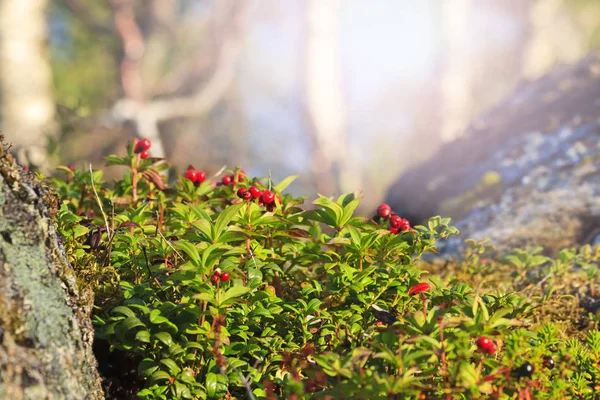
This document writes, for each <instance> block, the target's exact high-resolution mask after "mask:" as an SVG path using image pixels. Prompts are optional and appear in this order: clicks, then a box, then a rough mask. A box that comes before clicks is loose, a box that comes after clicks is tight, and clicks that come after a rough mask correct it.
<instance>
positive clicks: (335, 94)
mask: <svg viewBox="0 0 600 400" xmlns="http://www.w3.org/2000/svg"><path fill="white" fill-rule="evenodd" d="M306 4H307V11H306V12H307V30H306V48H305V57H306V60H305V62H306V65H305V102H306V112H307V117H308V119H309V122H310V125H311V128H312V129H311V131H312V134H313V143H314V152H313V155H312V163H311V165H312V169H313V174H314V176H315V180H316V183H317V188H318V190H319V191H320V192H325V191H331V190H332V189H333V190H334V191H336V189H337V191H341V192H351V191H354V190H355V189H356V188H358V187H359V186H360V170H359V169H358V165H357V163H356V161H355V159H354V157H352V154H351V151H350V146H349V140H348V137H347V135H346V134H345V115H344V98H343V89H342V88H343V86H342V65H341V49H340V11H341V7H342V1H341V0H329V1H322V0H309V1H308V2H307V3H306ZM336 177H337V182H336Z"/></svg>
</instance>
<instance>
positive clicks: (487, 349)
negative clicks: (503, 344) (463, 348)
mask: <svg viewBox="0 0 600 400" xmlns="http://www.w3.org/2000/svg"><path fill="white" fill-rule="evenodd" d="M476 344H477V348H478V349H479V350H480V351H481V352H483V353H487V354H489V355H492V354H494V353H495V352H496V350H497V347H496V344H495V343H494V342H493V341H492V340H491V339H490V338H488V337H485V336H482V337H480V338H479V339H477V342H476Z"/></svg>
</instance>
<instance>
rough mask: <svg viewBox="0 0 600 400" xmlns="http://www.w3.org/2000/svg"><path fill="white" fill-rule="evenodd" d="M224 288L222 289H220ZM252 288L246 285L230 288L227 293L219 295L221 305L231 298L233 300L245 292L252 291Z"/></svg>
mask: <svg viewBox="0 0 600 400" xmlns="http://www.w3.org/2000/svg"><path fill="white" fill-rule="evenodd" d="M219 290H222V289H219ZM250 290H251V289H249V288H247V287H245V286H234V287H232V288H229V289H228V290H227V291H226V292H225V293H222V294H221V295H220V297H219V307H220V306H223V305H225V304H226V303H227V302H228V301H229V300H232V299H234V298H236V297H240V296H243V295H244V294H246V293H248V292H250Z"/></svg>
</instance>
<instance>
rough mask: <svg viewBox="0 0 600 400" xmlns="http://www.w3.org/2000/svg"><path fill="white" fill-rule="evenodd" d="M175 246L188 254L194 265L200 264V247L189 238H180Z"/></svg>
mask: <svg viewBox="0 0 600 400" xmlns="http://www.w3.org/2000/svg"><path fill="white" fill-rule="evenodd" d="M173 247H175V248H176V249H177V250H180V251H183V252H184V253H185V254H187V256H188V257H189V258H190V261H191V262H192V264H194V266H196V267H199V266H200V254H199V253H198V249H197V248H196V246H194V245H193V244H191V243H190V242H188V241H187V240H178V241H176V242H174V243H173Z"/></svg>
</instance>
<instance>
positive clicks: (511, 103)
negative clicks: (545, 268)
mask: <svg viewBox="0 0 600 400" xmlns="http://www.w3.org/2000/svg"><path fill="white" fill-rule="evenodd" d="M386 201H387V202H388V203H389V204H390V205H391V206H392V207H393V208H394V209H395V210H398V212H399V213H400V214H405V215H407V216H409V217H410V218H412V219H413V220H414V222H421V221H423V220H424V219H425V218H427V217H428V216H431V215H436V214H440V215H442V216H448V217H452V218H453V220H454V221H453V224H454V225H455V226H456V227H457V228H459V229H460V231H461V237H460V238H457V239H454V240H450V241H448V242H447V243H446V244H445V246H444V250H445V251H450V252H453V251H455V250H457V249H458V247H459V246H460V244H461V243H462V239H464V238H467V237H470V238H474V239H478V240H480V239H484V238H490V239H492V242H493V243H494V244H496V245H497V246H498V247H499V248H501V249H502V248H509V247H514V246H518V247H530V246H542V247H544V249H545V250H546V253H548V254H553V253H555V252H556V251H557V250H558V249H560V248H563V247H569V246H573V245H581V244H586V243H591V244H594V243H599V242H600V57H598V56H597V55H590V56H589V57H587V58H585V59H584V60H582V61H581V62H579V63H577V64H576V65H571V66H563V67H559V68H557V69H555V70H554V71H553V72H551V73H549V74H548V75H546V76H544V77H542V78H540V79H538V80H536V81H532V82H526V83H523V84H521V85H519V87H517V89H516V90H515V91H514V93H513V94H512V95H511V96H509V97H508V98H507V99H506V100H505V101H503V102H501V103H500V104H498V105H497V106H496V107H494V108H493V109H492V110H490V111H489V112H487V113H486V114H485V115H483V116H482V117H481V118H479V119H477V120H476V121H474V122H472V123H471V125H470V126H469V127H468V128H467V129H466V131H465V133H464V135H463V136H462V137H461V138H460V139H458V140H456V141H454V142H451V143H448V144H446V145H444V146H443V147H442V148H441V149H440V151H439V152H438V153H437V154H436V155H435V156H433V157H432V158H430V159H429V160H428V161H426V162H424V163H423V164H421V165H417V166H416V167H414V168H412V169H411V170H409V171H408V172H407V173H405V174H404V175H403V176H401V177H400V178H399V180H398V181H397V182H395V184H394V185H392V186H391V188H390V189H389V192H388V198H387V200H386Z"/></svg>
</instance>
